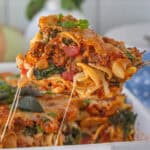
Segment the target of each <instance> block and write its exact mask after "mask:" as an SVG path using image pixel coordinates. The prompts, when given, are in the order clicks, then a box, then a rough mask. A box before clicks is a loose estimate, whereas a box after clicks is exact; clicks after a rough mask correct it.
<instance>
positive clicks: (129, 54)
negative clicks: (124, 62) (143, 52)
mask: <svg viewBox="0 0 150 150" xmlns="http://www.w3.org/2000/svg"><path fill="white" fill-rule="evenodd" d="M118 48H119V49H121V50H122V51H123V52H124V54H125V55H126V56H127V57H128V59H130V60H131V62H132V63H134V62H135V60H136V57H135V56H134V55H133V54H132V53H131V52H130V51H129V50H128V49H126V48H124V47H122V46H121V45H118Z"/></svg>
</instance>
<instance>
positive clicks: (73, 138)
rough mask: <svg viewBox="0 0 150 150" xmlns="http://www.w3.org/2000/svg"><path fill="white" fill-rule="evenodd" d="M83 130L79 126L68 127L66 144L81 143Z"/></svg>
mask: <svg viewBox="0 0 150 150" xmlns="http://www.w3.org/2000/svg"><path fill="white" fill-rule="evenodd" d="M80 140H81V131H80V129H79V128H78V127H68V128H67V133H66V134H65V142H64V145H70V144H76V143H78V144H79V143H80Z"/></svg>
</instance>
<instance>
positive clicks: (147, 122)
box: [0, 63, 150, 150]
mask: <svg viewBox="0 0 150 150" xmlns="http://www.w3.org/2000/svg"><path fill="white" fill-rule="evenodd" d="M0 72H13V73H18V69H17V68H16V64H15V63H1V64H0ZM123 93H125V94H126V96H127V101H128V102H129V103H131V104H132V105H133V111H134V112H135V113H136V114H137V120H136V123H135V128H136V131H138V132H137V133H136V135H135V136H136V137H138V136H139V135H140V140H139V138H137V140H139V141H134V142H119V143H118V142H114V143H107V144H90V145H74V146H59V147H51V148H50V147H41V148H40V147H37V148H22V149H23V150H31V149H36V150H40V149H41V150H48V149H51V150H79V149H82V150H91V149H92V150H96V149H99V150H125V149H128V150H132V149H133V148H136V150H140V149H142V150H150V114H149V113H148V112H147V110H146V109H145V108H144V106H143V105H142V104H141V103H140V101H139V100H138V99H137V98H136V97H135V96H134V95H133V94H132V93H131V92H130V91H128V90H127V89H126V88H124V90H123ZM18 149H19V148H18ZM22 149H21V150H22Z"/></svg>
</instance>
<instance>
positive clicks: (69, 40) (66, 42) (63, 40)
mask: <svg viewBox="0 0 150 150" xmlns="http://www.w3.org/2000/svg"><path fill="white" fill-rule="evenodd" d="M62 42H63V43H64V44H65V45H67V46H69V45H70V44H72V43H73V40H72V39H67V38H62Z"/></svg>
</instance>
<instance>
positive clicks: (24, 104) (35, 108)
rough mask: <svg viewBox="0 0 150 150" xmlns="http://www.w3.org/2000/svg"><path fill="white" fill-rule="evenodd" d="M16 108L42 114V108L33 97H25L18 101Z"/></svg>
mask: <svg viewBox="0 0 150 150" xmlns="http://www.w3.org/2000/svg"><path fill="white" fill-rule="evenodd" d="M18 108H19V109H21V110H23V111H29V112H43V111H44V110H43V108H42V106H41V105H40V103H39V102H38V101H37V99H36V98H35V97H32V96H25V97H23V98H21V99H20V100H19V104H18Z"/></svg>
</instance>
